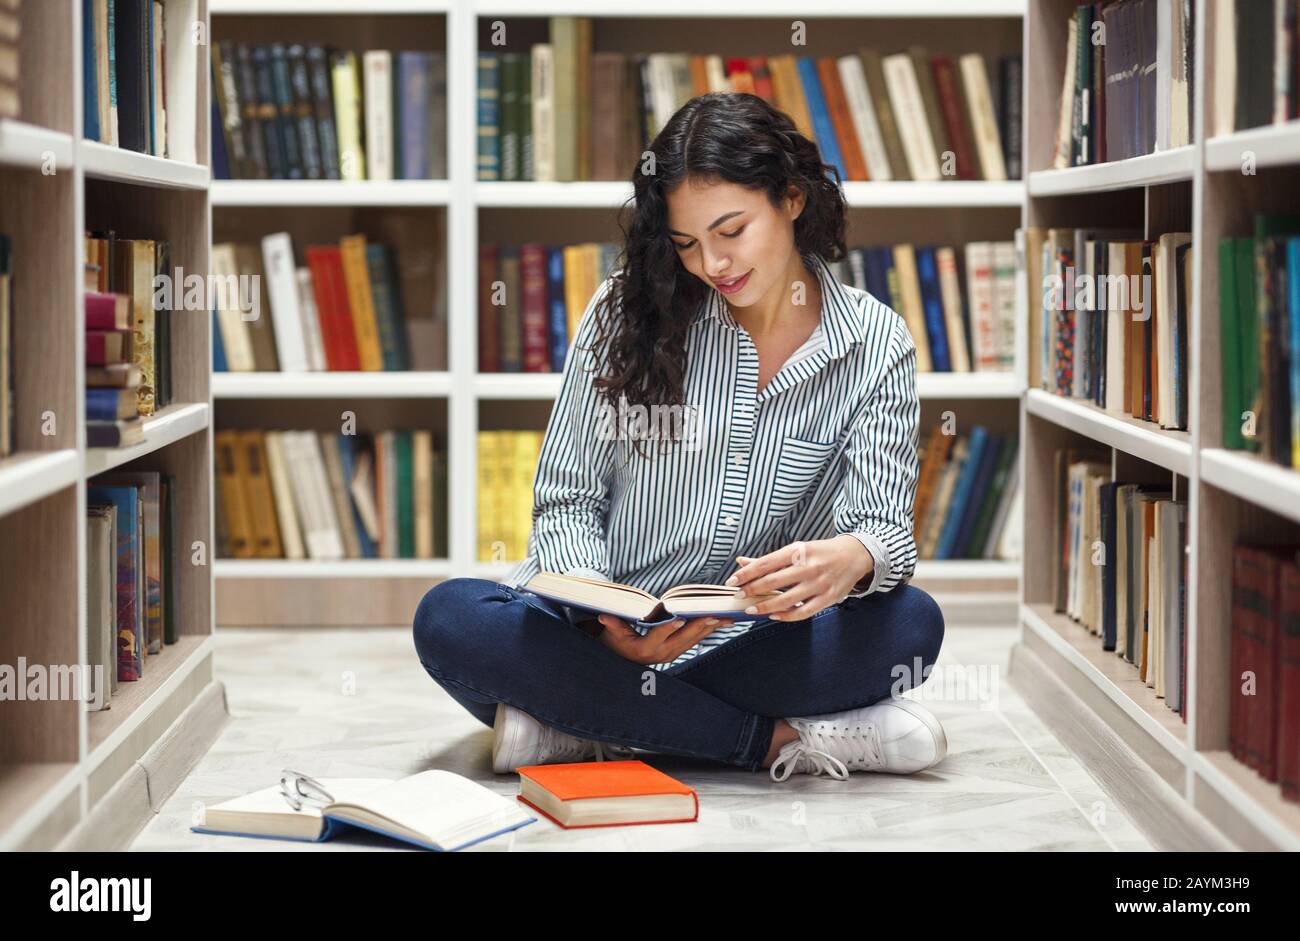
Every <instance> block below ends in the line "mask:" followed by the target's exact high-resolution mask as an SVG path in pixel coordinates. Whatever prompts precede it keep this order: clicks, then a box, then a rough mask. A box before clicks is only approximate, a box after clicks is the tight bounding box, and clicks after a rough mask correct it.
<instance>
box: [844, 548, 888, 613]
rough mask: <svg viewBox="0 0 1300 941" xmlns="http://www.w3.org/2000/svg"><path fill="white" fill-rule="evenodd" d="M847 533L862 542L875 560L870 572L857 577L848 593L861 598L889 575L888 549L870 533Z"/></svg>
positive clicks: (878, 585)
mask: <svg viewBox="0 0 1300 941" xmlns="http://www.w3.org/2000/svg"><path fill="white" fill-rule="evenodd" d="M849 535H850V536H852V537H853V538H854V539H856V540H857V541H858V542H860V543H862V545H863V547H864V548H865V549H866V550H867V551H868V552H870V553H871V558H872V559H874V560H875V564H874V565H873V566H872V567H871V574H870V575H868V576H865V577H864V578H862V579H859V581H858V583H857V584H856V585H854V586H853V590H852V591H850V592H849V594H848V597H850V598H861V597H862V596H863V595H869V594H871V593H872V592H873V591H875V590H876V589H877V588H879V587H880V583H881V582H883V581H884V580H885V579H886V578H888V577H889V550H888V549H886V548H885V546H884V543H882V542H881V541H880V540H879V539H877V538H876V537H875V536H873V535H872V534H871V533H849Z"/></svg>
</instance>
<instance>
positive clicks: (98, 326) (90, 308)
mask: <svg viewBox="0 0 1300 941" xmlns="http://www.w3.org/2000/svg"><path fill="white" fill-rule="evenodd" d="M86 326H87V327H89V328H90V329H92V330H121V329H123V325H122V324H119V323H118V322H117V295H116V294H103V293H101V292H99V291H87V292H86ZM126 326H127V328H129V325H126Z"/></svg>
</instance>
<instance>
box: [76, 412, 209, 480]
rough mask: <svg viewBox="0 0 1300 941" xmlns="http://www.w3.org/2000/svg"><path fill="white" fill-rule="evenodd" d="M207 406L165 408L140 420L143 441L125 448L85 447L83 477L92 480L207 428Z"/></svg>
mask: <svg viewBox="0 0 1300 941" xmlns="http://www.w3.org/2000/svg"><path fill="white" fill-rule="evenodd" d="M208 412H209V409H208V403H207V402H194V403H190V404H175V405H168V406H167V407H166V408H164V409H161V410H160V411H159V412H158V413H157V414H155V415H152V416H150V417H149V418H144V419H141V421H143V422H144V441H142V442H141V443H140V444H133V445H130V446H128V447H125V448H87V449H86V476H87V477H94V476H95V475H96V474H102V473H103V472H104V471H107V470H112V469H113V468H114V467H120V466H121V465H123V464H126V463H128V462H129V461H134V460H136V459H137V458H141V457H144V456H145V455H146V454H151V453H153V452H154V451H157V450H158V449H159V448H165V447H167V446H168V445H170V444H175V443H176V442H177V441H180V440H181V439H183V438H185V437H188V436H189V435H192V434H194V433H195V432H198V431H202V430H203V429H205V428H207V427H208Z"/></svg>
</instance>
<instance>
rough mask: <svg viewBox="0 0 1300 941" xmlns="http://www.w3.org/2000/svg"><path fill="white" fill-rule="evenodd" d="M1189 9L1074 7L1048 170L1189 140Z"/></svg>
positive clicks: (1176, 0)
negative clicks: (1054, 143) (1053, 146)
mask: <svg viewBox="0 0 1300 941" xmlns="http://www.w3.org/2000/svg"><path fill="white" fill-rule="evenodd" d="M1220 5H1222V4H1220ZM1194 7H1195V3H1193V2H1192V0H1116V2H1113V3H1104V2H1096V3H1085V4H1081V5H1079V6H1078V7H1076V8H1075V12H1074V15H1073V16H1072V17H1070V19H1069V22H1068V24H1067V36H1066V42H1065V50H1064V56H1063V58H1064V60H1065V75H1064V80H1063V82H1062V83H1061V102H1060V111H1059V112H1058V120H1057V127H1056V150H1055V154H1054V156H1053V161H1052V165H1053V166H1054V167H1056V168H1057V169H1061V168H1064V167H1077V166H1082V165H1085V164H1094V163H1105V162H1107V161H1111V160H1125V159H1128V158H1129V157H1137V156H1140V155H1142V154H1149V153H1154V152H1155V151H1158V150H1169V149H1170V148H1172V147H1181V146H1183V145H1185V144H1187V143H1189V142H1190V141H1191V129H1192V127H1193V124H1194V122H1193V120H1192V102H1193V97H1194V96H1193V95H1192V93H1191V88H1192V76H1193V74H1194V68H1193V56H1194V48H1193V47H1194V39H1195V35H1196V31H1195V27H1194V24H1193V9H1194Z"/></svg>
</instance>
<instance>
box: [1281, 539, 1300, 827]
mask: <svg viewBox="0 0 1300 941" xmlns="http://www.w3.org/2000/svg"><path fill="white" fill-rule="evenodd" d="M1278 607H1279V609H1280V612H1281V617H1280V621H1281V630H1280V631H1279V637H1278V683H1277V685H1278V695H1279V696H1280V697H1281V702H1280V704H1279V706H1278V730H1277V743H1278V753H1277V771H1278V780H1279V781H1280V782H1281V784H1282V797H1283V798H1284V799H1286V800H1289V801H1300V563H1296V562H1287V563H1286V564H1284V565H1283V566H1282V575H1281V578H1280V590H1279V597H1278Z"/></svg>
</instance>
